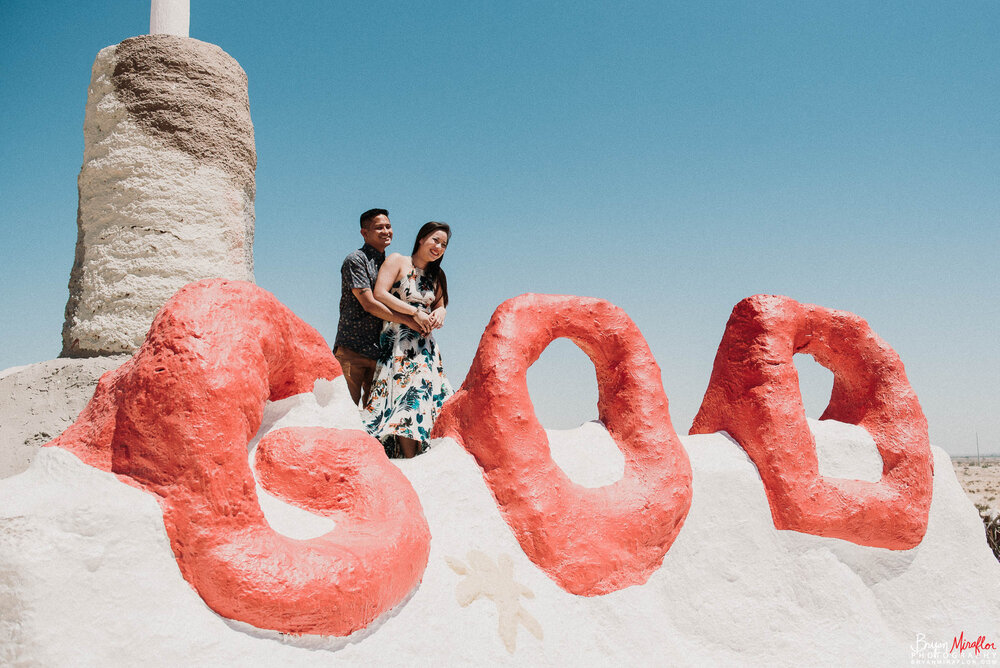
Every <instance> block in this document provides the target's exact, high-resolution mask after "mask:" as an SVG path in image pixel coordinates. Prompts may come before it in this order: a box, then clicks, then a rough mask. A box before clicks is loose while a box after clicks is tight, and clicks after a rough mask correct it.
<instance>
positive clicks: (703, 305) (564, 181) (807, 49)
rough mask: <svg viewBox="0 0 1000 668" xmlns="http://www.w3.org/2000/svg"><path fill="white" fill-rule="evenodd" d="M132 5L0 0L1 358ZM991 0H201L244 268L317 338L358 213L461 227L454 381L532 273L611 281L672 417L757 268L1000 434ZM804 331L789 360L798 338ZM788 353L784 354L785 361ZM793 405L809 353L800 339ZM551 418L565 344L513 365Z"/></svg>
mask: <svg viewBox="0 0 1000 668" xmlns="http://www.w3.org/2000/svg"><path fill="white" fill-rule="evenodd" d="M148 12H149V8H148V4H147V3H145V2H136V1H134V0H133V1H128V2H125V1H123V0H121V1H119V0H114V1H109V2H68V1H65V0H60V1H57V2H48V3H36V2H27V1H22V0H6V1H5V2H4V3H2V6H0V25H3V29H2V33H0V34H2V42H0V49H2V50H0V88H2V90H3V94H2V95H0V113H2V118H3V119H4V123H3V125H2V126H0V137H2V139H0V192H2V193H3V202H4V206H3V207H2V208H0V249H2V264H0V271H2V277H3V286H4V287H3V290H2V291H0V312H3V313H4V314H5V317H4V324H3V328H2V330H0V331H2V334H0V336H2V338H0V341H2V343H3V346H2V348H0V369H2V368H6V367H9V366H14V365H20V364H28V363H32V362H38V361H42V360H46V359H51V358H53V357H55V356H57V355H58V353H59V350H60V330H61V326H62V319H63V309H64V307H65V303H66V298H67V296H68V292H67V287H66V286H67V282H68V279H69V271H70V267H71V265H72V262H73V249H74V244H75V241H76V222H75V221H76V177H77V174H78V172H79V169H80V164H81V161H82V155H83V133H82V124H83V115H84V105H85V103H86V94H87V85H88V81H89V76H90V67H91V65H92V63H93V59H94V56H95V55H96V53H97V51H98V50H99V49H100V48H102V47H104V46H107V45H109V44H114V43H117V42H119V41H121V40H123V39H125V38H128V37H131V36H134V35H137V34H142V33H144V32H146V31H147V30H148V25H149V23H148V21H149V13H148ZM997 35H1000V5H997V4H996V3H995V2H963V3H940V2H933V3H932V2H906V3H855V2H837V3H820V2H801V1H798V2H697V3H671V2H662V1H657V2H615V3H610V2H608V3H599V2H587V1H582V2H581V1H577V2H551V3H539V2H504V3H497V2H463V3H457V2H456V3H447V2H424V3H411V2H374V3H350V4H348V3H342V2H298V3H276V2H260V1H257V0H247V1H240V2H237V1H235V0H232V1H228V0H227V1H222V0H219V1H215V2H208V1H199V0H192V8H191V36H192V37H194V38H197V39H201V40H204V41H208V42H212V43H214V44H218V45H219V46H221V47H222V48H223V49H225V50H226V51H227V52H228V53H229V54H230V55H232V56H233V57H234V58H236V59H237V60H238V61H239V62H240V64H241V65H242V66H243V68H244V69H245V70H246V72H247V74H248V76H249V80H250V106H251V115H252V117H253V121H254V126H255V133H256V146H257V156H258V168H257V202H256V211H257V226H256V246H255V262H256V275H257V282H258V283H259V284H260V285H262V286H263V287H265V288H267V289H269V290H271V291H272V292H274V293H275V294H276V295H277V296H278V297H279V298H280V299H281V300H282V301H284V302H285V303H286V304H288V305H289V306H290V307H291V308H292V309H293V310H294V311H295V312H296V313H297V314H299V315H300V316H301V317H302V318H303V319H305V320H306V321H307V322H309V323H311V324H312V325H314V326H315V327H316V328H317V329H319V330H320V332H321V333H322V334H323V335H324V336H326V337H327V339H328V340H332V338H333V335H334V333H335V331H336V321H337V300H338V298H339V294H338V293H339V265H340V262H341V260H342V258H343V256H344V255H345V254H346V253H347V252H349V251H350V250H351V249H352V248H355V247H357V246H358V245H360V237H359V235H358V234H357V217H358V214H359V213H360V212H361V211H363V210H365V209H367V208H370V207H373V206H381V207H385V208H387V209H389V210H390V213H391V217H392V221H393V224H394V226H395V229H396V242H395V243H394V245H393V247H392V248H391V250H398V251H401V252H408V251H409V248H410V246H411V244H412V237H413V235H414V233H415V232H416V230H417V228H418V227H419V225H420V224H422V223H423V222H426V221H427V220H444V221H447V222H449V223H451V224H452V226H453V228H454V230H455V236H454V238H453V240H452V244H451V245H450V247H449V251H448V255H447V257H446V258H445V262H444V267H445V269H446V270H447V271H448V276H449V288H450V291H451V294H452V306H451V308H450V309H449V316H448V322H447V323H446V326H445V328H444V329H443V330H441V332H440V335H439V337H438V338H439V341H440V344H441V347H442V349H443V351H444V354H445V362H446V368H447V370H448V372H449V374H450V376H451V377H452V380H453V381H454V382H455V383H456V385H457V384H458V383H459V382H460V381H461V379H462V378H463V377H464V375H465V372H466V371H467V369H468V367H469V364H470V363H471V360H472V357H473V354H474V352H475V348H476V345H477V343H478V339H479V336H480V334H481V333H482V330H483V327H485V325H486V323H487V321H488V320H489V316H490V314H491V313H492V311H493V309H494V308H495V307H496V306H497V305H498V304H499V303H500V302H501V301H503V300H504V299H506V298H509V297H512V296H515V295H517V294H520V293H523V292H544V293H561V294H576V295H587V296H596V297H602V298H605V299H608V300H610V301H612V302H614V303H616V304H618V305H619V306H621V307H622V308H624V309H625V310H626V311H627V312H628V313H629V314H630V315H631V316H632V318H633V319H634V320H635V321H636V323H637V324H638V325H639V327H640V328H641V329H642V331H643V333H644V334H645V336H646V338H647V340H648V341H649V343H650V346H651V348H652V350H653V353H654V354H655V356H656V358H657V361H658V363H659V365H660V367H661V369H662V370H663V381H664V386H665V388H666V391H667V396H668V397H669V399H670V402H671V415H672V417H673V421H674V424H675V427H676V428H677V430H678V432H680V433H686V431H687V429H688V427H689V426H690V423H691V419H692V418H693V416H694V413H695V412H696V410H697V407H698V405H699V403H700V401H701V396H702V394H703V393H704V390H705V387H706V385H707V383H708V378H709V375H710V373H711V369H712V361H713V359H714V356H715V351H716V347H717V346H718V343H719V340H720V339H721V337H722V332H723V329H724V327H725V324H726V320H727V318H728V316H729V311H730V310H731V309H732V307H733V305H734V304H736V302H738V301H739V300H740V299H742V298H743V297H747V296H750V295H752V294H756V293H776V294H785V295H788V296H791V297H793V298H795V299H798V300H799V301H803V302H812V303H817V304H821V305H823V306H828V307H831V308H839V309H844V310H848V311H852V312H854V313H857V314H859V315H861V316H862V317H864V318H866V319H867V320H868V322H869V323H870V324H871V325H872V327H873V328H874V330H875V331H876V332H877V333H878V334H879V335H880V336H882V337H883V338H884V339H885V340H886V341H887V342H888V343H889V344H890V345H892V346H893V347H894V348H895V349H896V350H897V352H898V353H899V354H900V356H901V357H902V359H903V361H904V363H905V364H906V369H907V373H908V375H909V378H910V381H911V383H912V384H913V386H914V389H915V390H916V392H917V395H918V396H919V397H920V399H921V403H922V405H923V407H924V411H925V413H926V414H927V417H928V420H929V423H930V432H931V440H932V442H933V443H934V444H936V445H940V446H942V447H944V448H945V449H946V450H948V451H949V452H951V453H953V454H960V453H970V452H971V453H974V452H975V447H976V445H975V444H976V435H977V434H978V436H979V439H980V443H981V447H982V450H983V452H984V453H985V452H994V453H1000V400H998V395H997V382H998V380H1000V353H998V351H997V348H998V343H1000V340H998V338H1000V337H998V335H997V332H998V331H1000V306H998V300H997V294H998V287H1000V285H998V284H1000V280H998V278H997V275H998V272H997V269H996V263H997V252H998V250H1000V232H998V229H1000V178H998V176H997V174H998V171H1000V170H998V167H1000V164H998V163H1000V124H998V123H997V109H1000V78H998V77H997V72H998V71H1000V38H998V37H997ZM799 357H801V356H799ZM799 357H797V358H796V359H797V361H798V359H799ZM799 366H800V368H801V370H802V373H803V383H802V385H803V395H804V398H805V401H806V408H807V413H808V414H809V415H811V416H818V414H819V413H820V412H821V410H822V407H823V405H824V404H825V401H826V399H827V398H828V396H829V387H830V382H831V381H830V376H829V374H828V373H827V372H825V371H824V370H822V369H819V368H818V367H817V366H816V365H814V364H812V363H811V362H810V360H809V358H803V362H802V364H799ZM529 386H530V388H531V392H532V397H533V399H534V401H535V404H536V408H537V410H538V412H539V414H540V415H541V417H542V419H543V422H545V423H546V424H547V425H548V426H557V427H566V426H573V425H575V424H578V423H579V422H581V421H583V420H587V419H591V418H594V417H596V408H595V403H596V381H595V379H594V372H593V369H592V367H591V365H590V364H589V362H588V361H587V359H586V357H585V356H584V355H583V353H582V352H580V351H579V350H578V349H576V348H575V347H574V346H573V345H572V344H569V343H566V342H563V341H559V342H557V343H556V344H554V345H553V346H551V347H550V348H549V349H548V350H547V351H546V352H545V353H544V354H543V356H542V358H541V359H540V360H539V362H538V363H537V364H536V365H535V366H534V367H532V369H531V371H530V372H529Z"/></svg>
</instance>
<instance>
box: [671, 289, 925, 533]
mask: <svg viewBox="0 0 1000 668" xmlns="http://www.w3.org/2000/svg"><path fill="white" fill-rule="evenodd" d="M795 353H805V354H809V355H812V356H813V357H814V358H815V359H816V361H817V362H819V363H820V364H822V365H823V366H825V367H827V368H828V369H829V370H830V371H832V372H833V376H834V382H833V392H832V395H831V397H830V403H829V405H828V406H827V408H826V411H825V412H824V413H823V415H822V416H821V418H820V419H824V420H826V419H830V420H837V421H840V422H846V423H850V424H856V425H860V426H862V427H864V428H865V429H866V430H867V431H868V432H869V433H870V434H871V435H872V436H873V437H874V439H875V444H876V446H877V447H878V451H879V453H880V454H881V455H882V462H883V469H882V479H881V480H880V481H879V482H878V483H871V482H864V481H861V480H845V479H838V478H827V477H823V476H821V475H820V474H819V469H818V463H817V460H816V446H815V443H814V441H813V437H812V434H811V433H810V431H809V426H808V425H807V424H806V418H805V412H804V411H803V408H802V397H801V394H800V393H799V385H798V374H797V373H796V371H795V367H794V365H793V364H792V356H793V355H794V354H795ZM722 430H725V431H727V432H729V435H730V436H732V437H733V438H734V439H736V441H737V442H738V443H739V444H740V445H741V446H742V447H743V449H744V450H746V452H747V454H748V455H749V456H750V458H751V459H752V460H753V461H754V463H755V464H756V465H757V469H758V471H759V472H760V477H761V479H762V480H763V482H764V488H765V490H766V492H767V498H768V502H769V503H770V506H771V514H772V516H773V518H774V524H775V526H776V527H777V528H779V529H793V530H795V531H801V532H804V533H812V534H817V535H820V536H831V537H835V538H841V539H843V540H849V541H852V542H854V543H858V544H861V545H870V546H874V547H884V548H890V549H895V550H905V549H909V548H912V547H914V546H916V545H918V544H919V543H920V541H921V539H922V538H923V536H924V532H925V531H926V530H927V516H928V512H929V510H930V505H931V492H932V488H933V474H934V471H933V462H932V455H931V451H930V442H929V439H928V435H927V420H926V419H925V418H924V414H923V411H922V410H921V409H920V403H919V402H918V401H917V397H916V395H915V394H914V392H913V389H912V388H911V387H910V383H909V381H908V380H907V378H906V373H905V371H904V369H903V363H902V362H901V361H900V359H899V355H897V354H896V352H895V351H894V350H893V349H892V348H890V347H889V346H888V344H886V343H885V342H884V341H882V339H880V338H879V337H878V336H876V335H875V334H874V333H873V332H872V331H871V329H870V328H869V326H868V323H866V322H865V321H864V320H862V319H861V318H859V317H858V316H856V315H854V314H851V313H848V312H846V311H834V310H830V309H826V308H823V307H820V306H815V305H812V304H800V303H798V302H796V301H794V300H792V299H789V298H787V297H776V296H769V295H757V296H754V297H749V298H747V299H744V300H743V301H741V302H740V303H739V304H737V305H736V306H735V307H734V308H733V313H732V315H731V316H730V318H729V322H728V323H727V324H726V331H725V334H724V336H723V338H722V343H721V344H720V345H719V352H718V354H717V355H716V358H715V365H714V368H713V369H712V377H711V380H710V381H709V386H708V390H707V391H706V392H705V398H704V400H703V401H702V404H701V408H700V410H699V411H698V415H697V416H696V417H695V420H694V423H693V425H692V427H691V432H690V433H692V434H706V433H712V432H716V431H722Z"/></svg>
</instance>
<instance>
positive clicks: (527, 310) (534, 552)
mask: <svg viewBox="0 0 1000 668" xmlns="http://www.w3.org/2000/svg"><path fill="white" fill-rule="evenodd" d="M557 337H566V338H568V339H570V340H572V341H573V342H574V343H576V344H577V345H578V346H579V347H580V348H581V349H583V351H584V352H585V353H586V354H587V355H588V356H589V357H590V359H591V361H592V362H593V363H594V366H595V367H596V370H597V384H598V389H599V393H600V398H599V400H598V412H599V415H600V419H601V421H602V422H603V423H604V426H605V427H606V428H607V429H608V432H609V433H610V434H611V436H612V437H613V438H614V440H615V442H616V443H617V444H618V447H619V448H620V449H621V451H622V453H623V454H624V456H625V474H624V476H623V477H622V479H621V480H619V481H618V482H616V483H614V484H611V485H607V486H605V487H600V488H596V489H589V488H585V487H582V486H581V485H577V484H576V483H574V482H573V481H571V480H570V479H569V478H568V477H567V476H566V474H565V473H563V471H562V470H561V469H560V468H559V467H558V466H557V465H556V464H555V462H553V461H552V457H551V455H550V452H549V448H548V439H547V437H546V435H545V431H544V429H543V428H542V425H541V424H540V423H539V421H538V419H537V417H536V416H535V411H534V407H533V406H532V404H531V398H530V396H529V394H528V386H527V380H526V372H527V369H528V367H529V366H530V365H531V364H533V363H534V362H535V360H537V359H538V357H539V355H541V353H542V351H543V350H544V349H545V347H546V346H547V345H548V344H549V343H550V342H551V341H552V340H553V339H555V338H557ZM431 435H432V437H434V438H439V437H443V436H450V437H452V438H454V439H455V440H457V441H458V442H460V443H461V444H462V445H463V446H464V447H465V448H466V449H467V450H468V451H469V452H470V453H471V454H472V455H473V456H474V457H475V458H476V461H477V462H479V465H480V466H481V467H482V469H483V477H484V478H485V480H486V482H487V484H488V485H489V487H490V489H491V490H492V492H493V495H494V497H495V498H496V500H497V504H498V506H499V507H500V510H501V512H502V513H503V516H504V518H505V519H506V521H507V523H508V524H509V525H510V527H511V529H512V530H513V531H514V534H515V536H516V537H517V540H518V542H519V543H520V544H521V548H522V549H523V550H524V552H525V554H527V556H528V557H529V558H530V559H531V560H532V561H533V562H534V563H535V564H537V565H538V566H539V567H540V568H541V569H542V570H543V571H545V573H546V574H548V576H549V577H550V578H552V579H553V580H554V581H555V582H556V583H557V584H558V585H559V586H560V587H562V588H563V589H565V590H567V591H569V592H571V593H573V594H580V595H586V596H592V595H597V594H605V593H608V592H612V591H616V590H618V589H621V588H623V587H627V586H630V585H636V584H642V583H644V582H645V581H646V580H647V579H648V578H649V575H650V574H651V573H652V572H653V571H654V570H655V569H656V568H658V567H659V566H660V564H661V563H662V561H663V557H664V555H665V554H666V552H667V550H669V549H670V546H671V544H672V543H673V541H674V539H675V538H676V536H677V533H678V532H679V531H680V529H681V526H682V524H683V522H684V518H685V517H686V516H687V512H688V509H689V508H690V505H691V466H690V463H689V461H688V458H687V454H686V453H685V452H684V449H683V447H682V446H681V443H680V440H679V439H678V437H677V434H676V432H675V431H674V429H673V426H672V425H671V422H670V415H669V413H668V411H667V397H666V395H665V394H664V391H663V385H662V382H661V380H660V369H659V367H658V366H657V364H656V361H655V359H654V358H653V355H652V353H651V352H650V350H649V346H648V345H647V344H646V341H645V339H644V338H643V336H642V334H641V332H640V331H639V329H638V327H636V325H635V323H633V322H632V320H631V319H629V317H628V316H627V315H626V314H625V312H624V311H622V310H621V309H619V308H618V307H616V306H614V305H612V304H610V303H608V302H606V301H603V300H599V299H588V298H584V297H568V296H555V295H531V294H529V295H521V296H520V297H516V298H514V299H510V300H507V301H506V302H504V303H503V304H501V305H500V306H499V307H498V308H497V309H496V311H495V312H494V314H493V318H492V319H491V320H490V323H489V325H487V327H486V331H485V332H484V333H483V337H482V339H481V340H480V343H479V349H478V351H477V352H476V357H475V359H474V361H473V363H472V368H471V369H470V370H469V374H468V375H467V376H466V379H465V382H464V383H463V385H462V387H461V389H460V390H459V391H458V392H457V393H456V394H455V395H454V396H453V397H452V398H451V399H449V400H448V401H447V402H446V403H445V405H444V407H443V409H442V411H441V414H440V416H439V417H438V420H437V423H436V424H435V425H434V429H433V432H432V434H431Z"/></svg>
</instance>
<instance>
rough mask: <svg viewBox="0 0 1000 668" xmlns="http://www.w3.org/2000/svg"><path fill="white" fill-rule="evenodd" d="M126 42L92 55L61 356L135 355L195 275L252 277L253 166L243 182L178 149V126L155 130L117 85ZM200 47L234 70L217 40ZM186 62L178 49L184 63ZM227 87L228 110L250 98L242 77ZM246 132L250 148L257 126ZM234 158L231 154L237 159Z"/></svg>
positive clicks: (197, 277) (215, 163)
mask: <svg viewBox="0 0 1000 668" xmlns="http://www.w3.org/2000/svg"><path fill="white" fill-rule="evenodd" d="M147 39H148V38H147ZM175 39H178V44H188V43H190V44H198V45H201V44H202V43H200V42H196V40H180V38H175ZM120 46H121V45H115V46H109V47H106V48H104V49H102V50H101V51H100V52H99V53H98V54H97V58H96V59H95V61H94V66H93V69H92V74H91V81H90V89H89V91H88V96H87V107H86V116H85V119H84V126H83V134H84V155H83V167H82V168H81V170H80V175H79V178H78V186H79V192H80V203H79V211H78V216H77V223H78V228H79V230H78V239H77V250H76V260H75V262H74V267H73V272H72V274H71V277H70V298H69V302H68V304H67V307H66V322H65V324H64V327H63V355H64V356H74V357H76V356H89V355H95V354H113V353H121V352H131V351H133V350H135V349H136V348H138V347H139V345H141V344H142V341H143V339H144V338H145V336H146V332H147V331H148V330H149V325H150V323H151V322H152V320H153V316H154V315H155V314H156V312H157V311H158V310H159V308H160V307H161V306H163V304H164V302H166V300H167V299H169V298H170V297H171V296H172V295H173V294H174V293H175V292H177V290H179V289H180V288H181V287H183V286H184V285H186V284H188V283H191V282H193V281H197V280H201V279H203V278H228V279H235V280H244V281H253V280H254V276H253V254H252V253H253V251H252V243H253V228H254V186H253V183H252V166H251V167H250V170H251V171H250V179H251V182H250V183H249V184H248V183H246V178H245V176H244V177H243V178H237V177H235V176H234V175H233V174H232V173H230V172H229V171H227V170H226V169H225V168H224V166H223V165H220V161H219V160H218V159H216V160H206V159H204V156H199V155H197V154H196V153H194V152H192V151H185V150H181V148H179V147H178V146H175V145H172V144H171V143H170V141H169V140H170V136H169V134H168V132H170V131H172V132H175V133H178V134H180V130H179V129H176V128H174V129H173V130H169V128H167V129H165V130H164V131H160V132H155V131H151V130H150V122H151V121H150V122H146V123H143V119H144V116H143V115H139V114H136V113H131V112H130V111H129V109H128V108H127V105H126V104H125V103H124V102H123V101H122V100H121V99H120V96H119V93H118V91H116V89H115V84H114V82H113V77H114V74H115V67H116V65H117V63H118V60H117V58H116V54H117V52H118V50H119V48H120ZM205 46H207V45H205ZM216 52H217V53H216ZM196 53H198V54H202V53H209V54H210V56H211V57H213V58H217V59H218V60H220V61H222V62H223V64H226V65H229V66H230V67H235V68H236V69H238V65H235V61H232V59H231V58H229V56H227V55H226V54H225V53H224V52H223V51H222V50H221V49H218V47H215V48H214V51H210V50H208V49H203V48H202V49H200V50H198V51H197V52H196ZM190 57H191V53H189V52H187V51H184V50H182V49H178V50H177V59H178V60H180V61H181V62H183V61H184V59H185V58H190ZM225 59H228V60H230V61H232V63H225ZM201 65H202V63H199V62H198V61H197V59H194V60H192V62H191V63H190V67H191V69H195V70H196V69H198V68H199V67H200V66H201ZM240 73H242V70H240ZM223 83H225V82H222V81H220V82H219V86H218V87H216V88H214V89H213V90H214V91H215V92H216V93H217V94H222V93H227V94H229V95H230V96H231V97H233V98H235V101H234V102H232V104H233V106H236V105H237V104H239V103H241V102H242V103H244V104H246V102H245V101H246V95H247V91H246V85H245V75H244V79H243V87H242V90H238V88H239V86H234V90H231V91H227V89H226V88H225V87H224V86H223ZM163 85H164V86H165V85H167V84H163ZM219 91H222V93H220V92H219ZM171 94H173V93H171ZM240 97H242V101H241V100H240ZM171 102H173V101H171ZM149 104H150V105H152V106H153V109H152V110H151V111H149V112H147V114H146V115H147V116H152V115H153V114H154V113H157V112H158V110H159V105H161V104H163V103H159V102H157V104H154V103H153V101H150V102H149ZM178 104H179V103H178ZM203 104H204V103H203ZM190 106H191V107H194V106H195V105H194V104H191V105H190ZM223 111H226V113H227V114H228V111H227V110H223ZM246 113H247V119H246V123H245V125H248V124H249V110H247V112H246ZM146 120H147V121H149V119H146ZM168 120H169V122H174V120H175V119H173V118H170V119H168ZM161 123H162V121H161ZM232 125H234V126H235V125H237V124H236V123H233V124H232ZM209 131H211V128H210V129H209ZM245 132H247V133H249V142H250V144H251V145H252V142H253V129H252V126H250V127H248V128H247V129H246V130H245ZM216 157H218V156H216ZM244 161H245V160H244ZM239 162H241V161H240V160H237V159H236V158H235V157H234V158H233V163H234V164H236V163H239Z"/></svg>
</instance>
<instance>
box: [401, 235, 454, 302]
mask: <svg viewBox="0 0 1000 668" xmlns="http://www.w3.org/2000/svg"><path fill="white" fill-rule="evenodd" d="M438 230H444V233H445V234H447V235H448V241H451V227H449V226H448V223H438V222H435V221H433V220H432V221H431V222H429V223H424V225H423V227H421V228H420V231H419V232H417V240H416V241H414V242H413V252H412V253H411V254H410V255H411V256H412V255H416V254H417V249H418V248H420V242H421V241H423V240H424V239H426V238H427V237H429V236H430V235H432V234H434V233H435V232H437V231H438ZM443 259H444V257H443V256H442V257H439V258H438V259H436V260H434V261H433V262H428V263H427V266H426V267H424V276H425V277H426V278H427V280H429V281H431V282H432V283H433V284H434V286H435V289H437V286H438V285H440V286H441V296H442V297H444V305H445V306H447V305H448V278H447V277H446V276H445V275H444V271H442V270H441V260H443Z"/></svg>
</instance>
